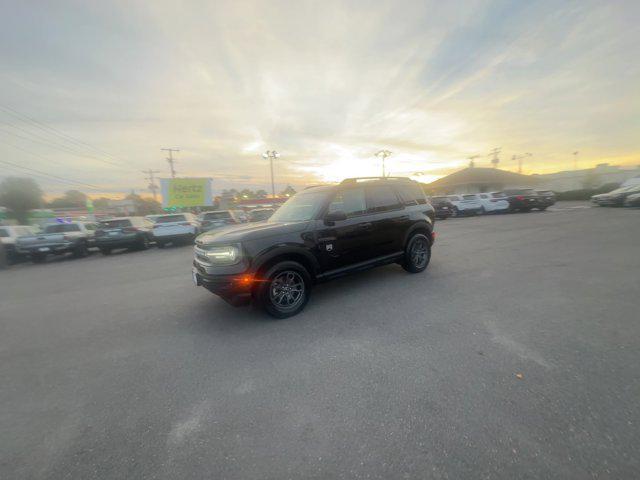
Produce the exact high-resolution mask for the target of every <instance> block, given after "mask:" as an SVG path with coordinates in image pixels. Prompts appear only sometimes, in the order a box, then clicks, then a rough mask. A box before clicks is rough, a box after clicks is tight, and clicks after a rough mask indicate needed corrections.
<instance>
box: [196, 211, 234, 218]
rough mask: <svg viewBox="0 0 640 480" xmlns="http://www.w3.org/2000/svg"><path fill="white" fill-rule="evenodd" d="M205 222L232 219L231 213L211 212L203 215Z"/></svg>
mask: <svg viewBox="0 0 640 480" xmlns="http://www.w3.org/2000/svg"><path fill="white" fill-rule="evenodd" d="M202 218H203V220H220V219H224V218H231V214H230V213H229V212H209V213H205V214H204V215H203V217H202Z"/></svg>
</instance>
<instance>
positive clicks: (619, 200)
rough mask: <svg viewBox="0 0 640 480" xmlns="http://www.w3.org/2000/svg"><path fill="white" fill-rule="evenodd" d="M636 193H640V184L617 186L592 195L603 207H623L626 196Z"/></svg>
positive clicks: (596, 202) (597, 203) (592, 199)
mask: <svg viewBox="0 0 640 480" xmlns="http://www.w3.org/2000/svg"><path fill="white" fill-rule="evenodd" d="M634 193H640V185H631V186H629V187H622V188H616V189H615V190H612V191H611V192H608V193H601V194H599V195H594V196H593V197H591V201H592V202H593V203H595V204H596V205H600V206H601V207H621V206H623V205H624V202H625V200H626V198H627V197H628V196H629V195H633V194H634Z"/></svg>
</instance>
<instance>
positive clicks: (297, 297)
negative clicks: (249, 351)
mask: <svg viewBox="0 0 640 480" xmlns="http://www.w3.org/2000/svg"><path fill="white" fill-rule="evenodd" d="M434 222H435V212H434V210H433V207H432V206H431V205H430V204H429V202H427V199H426V197H425V195H424V193H423V191H422V188H421V187H420V185H419V184H418V183H417V182H414V181H412V180H409V179H408V178H401V177H386V178H378V177H375V178H350V179H347V180H344V181H343V182H342V183H340V184H339V185H326V186H317V187H309V188H307V189H306V190H304V191H302V192H300V193H298V194H296V195H295V196H293V197H292V198H290V199H289V200H288V201H287V202H286V203H285V204H284V205H283V206H282V207H280V208H279V209H278V210H277V211H276V212H275V213H274V214H273V215H272V216H271V218H269V220H267V221H266V222H261V223H257V224H244V225H234V226H229V227H224V228H222V229H219V230H216V231H214V232H207V233H203V234H202V235H200V236H199V237H198V238H197V239H196V246H195V249H194V250H195V259H194V262H193V280H194V282H195V284H196V285H202V286H203V287H205V288H206V289H207V290H209V291H211V292H213V293H215V294H216V295H219V296H220V297H222V298H223V299H225V300H226V301H227V302H229V303H231V304H232V305H241V304H246V303H248V302H249V301H251V300H253V301H254V302H256V303H258V304H259V305H261V306H262V307H263V308H264V309H265V310H266V311H267V312H268V313H269V314H271V315H272V316H274V317H278V318H285V317H289V316H292V315H295V314H297V313H298V312H300V311H301V310H302V309H303V308H304V306H305V305H306V303H307V301H308V300H309V294H310V292H311V287H312V286H313V285H314V283H317V282H321V281H325V280H329V279H332V278H336V277H340V276H343V275H346V274H348V273H351V272H356V271H360V270H365V269H368V268H371V267H376V266H379V265H385V264H389V263H394V262H395V263H399V264H400V265H402V267H403V268H404V269H405V270H406V271H408V272H411V273H417V272H422V271H423V270H424V269H425V268H427V265H428V264H429V260H430V258H431V245H432V244H433V241H434V234H433V225H434Z"/></svg>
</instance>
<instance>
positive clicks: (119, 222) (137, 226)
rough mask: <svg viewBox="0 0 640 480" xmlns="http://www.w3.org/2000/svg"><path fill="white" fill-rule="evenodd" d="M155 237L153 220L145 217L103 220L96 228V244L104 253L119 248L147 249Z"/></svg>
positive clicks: (109, 252)
mask: <svg viewBox="0 0 640 480" xmlns="http://www.w3.org/2000/svg"><path fill="white" fill-rule="evenodd" d="M152 239H153V222H151V221H150V220H149V219H146V218H144V217H121V218H112V219H111V220H103V221H101V222H100V223H99V224H98V229H97V230H96V236H95V244H96V246H97V247H98V248H99V249H100V251H101V252H102V254H103V255H109V254H111V251H112V250H115V249H118V248H130V249H136V250H146V249H147V248H149V244H150V243H151V241H152Z"/></svg>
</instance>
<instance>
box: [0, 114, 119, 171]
mask: <svg viewBox="0 0 640 480" xmlns="http://www.w3.org/2000/svg"><path fill="white" fill-rule="evenodd" d="M7 125H9V126H10V127H12V128H15V129H18V130H20V131H22V132H25V133H27V134H29V135H34V136H35V137H37V138H29V137H25V136H23V135H19V134H17V133H15V132H12V131H10V130H4V129H0V131H1V132H4V133H8V134H10V135H13V136H14V137H17V138H21V139H22V140H27V141H30V142H38V143H40V144H42V145H45V146H47V147H49V148H54V149H56V148H57V149H58V150H59V151H61V152H64V153H69V154H71V155H74V156H76V157H80V158H88V159H92V160H97V161H99V162H102V163H106V164H108V165H112V166H114V167H117V168H120V169H122V170H125V168H124V167H122V166H120V165H118V164H115V163H112V162H109V161H107V160H103V159H101V158H98V157H93V156H90V155H85V154H83V153H79V152H75V151H73V150H72V149H71V148H69V147H68V146H66V145H63V144H58V143H56V142H55V141H53V140H51V139H49V138H46V137H43V136H41V135H37V134H35V133H34V132H30V131H28V130H25V129H23V128H20V127H18V126H16V125H11V124H7ZM38 138H41V139H42V140H40V139H38ZM127 170H129V169H127Z"/></svg>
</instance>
